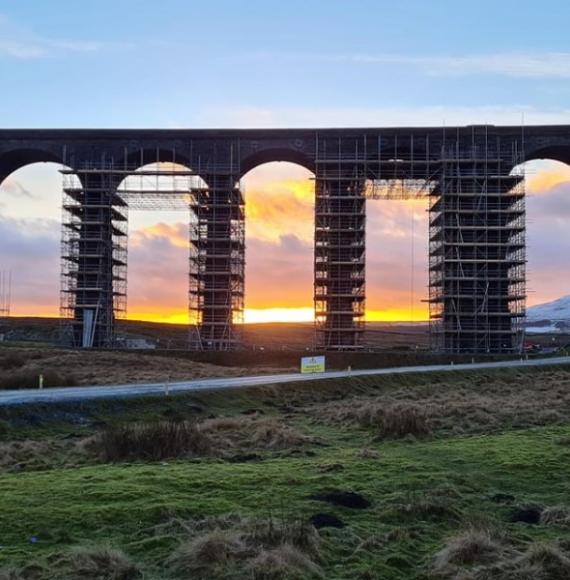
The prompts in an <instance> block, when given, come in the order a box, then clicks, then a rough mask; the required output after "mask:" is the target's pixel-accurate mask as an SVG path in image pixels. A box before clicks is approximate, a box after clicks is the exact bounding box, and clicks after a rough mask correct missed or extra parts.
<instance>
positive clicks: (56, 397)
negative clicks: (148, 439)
mask: <svg viewBox="0 0 570 580" xmlns="http://www.w3.org/2000/svg"><path fill="white" fill-rule="evenodd" d="M555 365H570V356H564V357H556V358H541V359H530V360H509V361H498V362H483V363H472V364H455V365H453V364H447V365H429V366H426V365H424V366H411V367H394V368H386V369H364V370H353V371H348V370H346V371H330V372H325V373H314V374H301V373H289V374H277V375H261V376H260V375H257V376H247V377H225V378H219V379H195V380H191V381H180V382H175V383H168V384H167V383H143V384H131V385H104V386H93V387H87V386H85V387H57V388H49V389H35V390H9V391H0V406H7V405H26V404H33V403H65V402H70V401H74V402H75V401H88V400H93V399H124V398H127V397H140V396H143V397H144V396H152V395H167V394H174V393H184V392H192V391H208V390H221V389H240V388H246V387H254V386H260V385H278V384H282V383H297V382H300V381H315V380H323V379H340V378H345V377H351V376H352V377H362V376H377V375H396V374H408V373H434V372H442V371H466V370H467V371H469V370H481V369H500V368H526V367H538V366H555Z"/></svg>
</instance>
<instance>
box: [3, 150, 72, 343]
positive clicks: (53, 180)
mask: <svg viewBox="0 0 570 580" xmlns="http://www.w3.org/2000/svg"><path fill="white" fill-rule="evenodd" d="M38 157H39V158H40V159H41V160H40V161H35V162H30V161H29V160H30V159H36V158H38ZM45 157H46V155H44V154H43V153H42V152H40V153H39V154H38V156H37V157H33V156H32V157H30V156H29V152H27V153H24V152H19V153H18V155H14V156H13V157H12V158H11V165H10V164H6V163H5V162H6V159H5V158H3V160H2V161H0V164H2V168H3V169H2V171H4V170H5V168H6V167H8V166H10V167H13V168H14V167H15V169H14V170H13V171H11V172H10V173H8V174H7V175H6V176H4V177H3V179H2V181H1V182H0V237H1V238H2V240H3V252H2V261H1V262H0V270H1V271H5V272H11V279H12V284H11V286H12V288H11V304H10V315H11V316H12V317H29V318H36V317H37V318H58V317H59V316H60V313H61V308H62V307H63V305H64V302H65V297H64V293H63V292H61V290H62V285H61V273H62V260H61V239H62V219H61V218H62V185H63V177H62V174H61V170H62V169H69V168H68V167H66V166H64V165H61V164H60V163H58V162H57V161H45ZM22 332H25V330H23V331H22ZM35 332H36V333H39V334H38V336H39V339H40V340H46V341H53V342H55V341H57V340H58V338H59V333H58V325H56V324H53V325H49V324H46V323H44V324H42V325H38V327H37V329H36V330H35ZM40 335H41V336H40Z"/></svg>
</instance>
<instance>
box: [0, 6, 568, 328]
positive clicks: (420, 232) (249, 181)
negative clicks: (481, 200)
mask: <svg viewBox="0 0 570 580" xmlns="http://www.w3.org/2000/svg"><path fill="white" fill-rule="evenodd" d="M569 20H570V3H568V2H567V1H561V0H543V1H542V2H532V3H531V2H528V1H524V0H518V1H514V0H501V1H498V0H494V1H490V0H479V1H477V2H461V1H459V0H454V1H452V0H422V1H420V0H399V1H395V0H391V1H383V0H375V1H373V0H351V1H349V0H343V1H341V0H287V1H286V2H285V1H275V0H274V1H271V0H265V1H260V0H247V1H246V0H209V1H207V2H206V1H204V0H201V1H194V0H185V1H182V0H163V1H162V2H150V1H146V0H138V1H134V0H114V1H110V0H96V1H91V0H74V1H71V0H0V127H5V128H10V127H172V128H176V127H185V128H192V127H299V126H301V127H303V126H305V127H307V126H312V127H319V126H321V127H332V126H369V127H370V126H411V125H416V126H417V125H441V124H442V123H445V124H447V125H453V124H470V123H495V124H520V123H521V121H522V119H523V116H524V122H525V123H526V124H547V123H557V124H558V123H568V124H570V40H569V38H570V37H569V33H568V22H569ZM528 169H529V170H530V172H531V175H530V176H529V177H530V179H529V186H528V191H529V193H530V194H531V195H530V196H529V200H528V202H529V203H528V207H529V219H528V224H529V235H528V239H529V271H530V274H529V279H530V291H531V293H530V295H529V302H530V303H531V304H532V303H538V302H543V301H546V300H552V299H554V298H557V297H558V296H561V295H563V294H569V293H570V268H569V264H568V256H569V255H570V236H568V234H567V232H568V226H567V224H568V223H569V220H570V168H569V167H565V166H562V165H560V164H558V165H557V164H552V163H550V164H549V163H544V162H538V163H534V164H533V165H532V167H529V168H528ZM308 178H309V176H308V175H306V172H305V171H304V170H300V168H298V167H297V168H295V167H291V166H287V164H282V165H281V166H275V165H273V166H265V167H261V168H258V170H254V171H253V172H252V174H250V175H248V176H247V177H246V179H245V180H244V181H245V186H246V201H247V200H249V201H248V207H249V211H250V214H249V216H248V227H247V232H248V234H247V235H248V240H247V245H248V254H247V263H248V273H247V277H246V278H247V280H248V282H247V283H246V296H249V297H250V298H249V299H250V302H249V306H252V304H253V306H254V307H259V308H271V307H282V306H284V305H289V306H292V305H293V306H295V307H297V308H304V309H305V310H306V311H309V312H310V309H311V300H312V271H311V270H312V203H313V199H312V193H311V191H310V190H309V189H308V188H307V186H308V184H309V185H310V184H312V183H313V182H312V181H311V182H310V181H309V180H308ZM60 203H61V179H60V176H59V174H58V172H57V167H55V166H53V165H52V166H49V165H48V166H43V167H38V166H32V167H26V168H23V169H21V170H19V171H18V172H16V173H14V174H13V175H11V176H9V177H8V179H7V180H5V181H4V182H3V183H2V184H0V242H1V243H2V252H1V253H0V270H7V269H12V270H14V272H15V278H14V284H15V286H16V287H15V291H14V296H16V297H17V300H19V303H18V304H15V305H14V306H15V312H16V313H18V314H26V313H27V314H33V313H40V314H50V313H51V314H53V313H56V312H57V293H58V285H59V236H60V215H61V210H60ZM412 221H413V222H414V227H413V228H412ZM368 224H369V226H368V251H367V260H368V280H367V289H368V296H369V300H368V305H369V310H371V311H390V312H392V313H396V314H397V313H402V311H404V310H406V309H407V308H408V306H409V305H410V304H411V303H413V304H414V305H415V306H414V308H415V309H416V312H417V311H419V310H421V309H424V310H425V303H422V299H424V298H425V297H426V296H425V294H426V283H427V263H426V256H427V249H426V243H427V223H426V213H425V208H424V207H416V208H415V209H414V211H413V212H412V211H411V207H410V206H406V205H405V204H399V205H398V204H397V203H396V202H394V203H392V202H371V203H370V204H369V205H368ZM412 229H413V231H414V238H413V239H414V247H413V248H412V244H411V242H410V241H411V239H412ZM130 231H131V241H130V251H129V284H130V289H131V290H130V293H129V300H130V304H131V307H132V308H131V312H132V311H134V312H139V313H141V312H143V313H144V312H145V311H149V310H152V309H153V308H154V309H156V307H157V305H161V306H163V307H164V317H165V319H167V318H169V317H171V318H172V317H179V316H182V315H183V314H184V312H185V311H186V303H187V273H186V268H187V257H188V253H187V251H188V250H187V223H186V220H185V216H180V215H174V216H172V215H165V214H156V215H155V214H152V215H149V214H146V215H143V214H141V213H140V212H139V213H137V212H132V213H131V216H130ZM412 254H414V255H415V261H414V262H413V263H412V262H411V255H412ZM267 256H271V257H272V260H271V262H269V261H268V258H267ZM21 264H26V268H21ZM276 264H277V265H278V267H276V266H275V265H276ZM270 266H273V267H270ZM412 275H413V278H414V287H415V295H414V296H410V277H411V276H412ZM174 280H176V283H174V282H171V281H174ZM165 281H168V284H165ZM292 281H294V282H295V285H296V287H295V288H294V287H293V286H292V285H291V283H292ZM246 306H248V303H247V302H246ZM181 313H182V314H181ZM402 316H403V317H405V316H406V313H405V312H404V313H403V314H402Z"/></svg>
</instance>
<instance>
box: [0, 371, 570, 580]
mask: <svg viewBox="0 0 570 580" xmlns="http://www.w3.org/2000/svg"><path fill="white" fill-rule="evenodd" d="M555 372H556V374H555V375H553V374H550V373H549V372H547V371H545V370H542V369H536V370H526V371H524V374H525V376H526V377H527V381H528V380H531V381H536V382H537V384H538V383H539V382H541V381H553V384H554V383H556V384H557V388H561V387H560V384H564V381H565V380H568V376H570V375H569V374H568V370H567V369H566V370H565V369H557V370H556V371H555ZM520 373H523V371H493V372H485V373H477V372H474V373H471V374H468V373H451V374H445V375H441V376H431V375H423V376H422V375H417V376H408V377H393V378H383V379H379V378H375V379H371V378H362V379H351V380H347V381H328V382H326V383H325V382H322V383H314V384H313V385H296V386H295V385H293V386H291V387H288V388H283V389H271V388H261V389H249V390H247V391H243V392H242V391H240V392H237V391H236V392H225V393H202V394H200V395H193V396H184V397H171V398H166V397H165V398H160V399H156V398H155V399H146V400H131V401H123V402H105V403H103V402H99V403H96V404H95V403H93V404H89V405H81V406H77V405H75V406H63V407H53V408H50V409H49V411H48V410H47V408H44V407H38V408H35V409H32V410H30V409H24V408H19V409H12V410H4V411H3V412H2V413H1V414H0V417H1V418H2V420H3V421H5V423H4V424H3V426H4V430H3V435H2V437H3V438H4V439H17V438H21V437H30V436H35V437H36V438H38V439H41V438H44V439H45V438H54V437H68V436H70V435H73V434H80V435H82V436H84V435H88V434H89V433H91V432H93V431H94V430H96V429H97V427H98V424H99V423H106V424H109V423H117V422H124V421H134V420H149V419H151V418H153V417H154V418H156V417H160V418H163V417H165V416H168V415H169V414H172V413H177V414H178V415H179V416H180V417H181V418H187V417H189V416H193V415H194V416H196V415H197V416H200V417H206V416H208V415H209V414H214V415H216V416H220V415H239V414H240V413H241V412H243V411H244V410H248V409H252V408H255V409H259V410H261V411H263V413H264V415H263V416H276V417H278V418H279V419H280V420H283V421H285V422H286V423H287V424H290V425H292V426H294V427H296V428H297V429H299V430H300V431H302V432H303V433H305V434H307V435H311V436H313V437H315V438H316V440H317V441H318V442H319V443H315V444H312V445H310V446H309V451H310V453H311V454H310V455H303V454H297V455H295V454H292V453H288V452H287V450H285V451H279V452H265V453H262V454H261V457H262V460H260V461H254V462H241V463H240V462H238V463H233V462H227V461H222V460H220V459H212V458H204V459H189V460H173V461H167V462H159V463H146V464H143V463H140V464H116V465H111V464H109V465H101V464H95V465H83V466H80V467H74V468H71V467H68V468H66V467H62V466H61V465H62V462H61V461H54V463H53V467H52V468H51V469H47V470H43V471H34V470H23V471H21V472H16V473H5V474H3V475H0V546H1V548H0V569H1V568H2V567H6V566H21V565H24V564H25V563H26V562H29V561H33V560H36V561H45V562H48V565H50V564H49V563H50V562H53V561H54V558H55V557H56V556H59V555H61V554H64V553H65V552H66V551H67V550H68V549H69V548H70V547H71V546H76V545H80V544H84V545H89V546H91V545H95V544H101V543H105V544H110V545H112V546H113V547H116V548H120V549H122V550H124V551H125V552H126V553H128V554H129V555H130V556H131V557H132V558H133V559H134V560H135V561H136V562H138V563H139V564H141V565H142V566H143V568H144V569H145V571H146V575H145V578H151V579H163V578H170V577H171V576H170V575H169V572H168V570H167V569H166V568H165V565H164V563H165V561H166V560H167V558H168V557H169V556H170V555H171V554H172V552H173V551H174V550H175V549H176V547H177V546H178V543H179V540H180V538H179V536H177V535H176V534H175V533H173V532H164V531H163V532H161V533H159V534H157V533H156V532H155V530H154V528H155V527H156V526H158V525H160V524H164V523H165V522H167V521H168V520H169V519H170V518H172V517H177V518H184V519H189V520H191V519H196V518H201V517H204V516H215V515H223V514H229V513H234V514H240V515H241V516H254V517H261V518H268V517H271V516H274V517H278V518H287V519H291V520H296V519H297V520H298V519H299V518H301V519H303V520H306V519H308V518H309V517H310V516H311V515H313V514H316V513H319V512H326V513H331V514H334V515H336V516H337V517H339V518H340V519H342V520H343V521H344V522H345V523H346V525H347V526H346V527H345V528H344V529H339V530H337V529H332V528H327V529H323V530H321V536H322V554H323V558H322V562H321V565H322V567H323V569H324V572H325V577H326V578H327V579H329V578H330V579H339V580H340V579H343V580H345V579H348V578H356V579H358V578H361V579H363V580H364V579H366V578H382V579H386V580H392V579H393V580H407V579H409V580H412V579H415V578H422V577H424V575H425V573H426V571H427V570H428V568H429V565H430V562H431V559H432V557H433V555H434V554H435V553H436V552H437V551H438V550H439V549H440V548H441V547H442V545H443V544H444V542H445V540H446V539H447V538H448V537H449V536H450V535H452V534H454V533H457V532H459V531H460V530H463V529H465V527H467V526H469V525H470V524H472V523H474V522H481V521H486V520H491V521H497V522H500V523H501V525H503V526H504V527H505V528H507V529H508V530H509V532H510V533H511V534H512V535H513V536H514V537H515V538H516V539H519V540H554V539H556V538H557V537H558V536H560V535H561V533H563V532H562V530H560V529H557V528H556V527H546V526H527V525H524V524H513V523H510V522H509V517H510V513H511V510H512V509H513V508H514V507H516V506H522V505H528V504H538V505H541V506H555V505H570V478H569V475H570V468H569V467H568V465H569V459H570V445H568V444H567V443H566V444H561V442H564V441H566V442H568V441H570V423H569V424H564V425H557V426H545V427H534V428H527V429H513V428H512V427H510V426H509V425H506V426H505V427H504V429H503V431H502V432H495V433H493V434H488V433H487V434H480V435H472V436H464V437H458V436H450V434H449V433H447V432H441V433H439V432H436V433H435V436H434V437H432V438H431V439H428V440H422V441H414V440H404V441H385V442H379V441H378V440H377V439H375V434H374V432H373V430H370V429H363V428H358V427H347V426H340V425H335V424H333V423H330V422H325V421H319V420H318V419H316V418H315V416H314V415H312V414H311V413H305V412H304V411H303V409H304V408H306V406H307V405H314V404H315V403H326V402H327V401H330V400H335V401H338V400H342V401H345V403H346V404H347V405H350V403H351V398H350V397H352V396H353V395H365V396H373V395H375V394H382V393H384V394H385V393H389V392H391V391H392V390H394V389H398V388H402V387H406V388H409V389H411V390H413V389H416V388H419V387H422V388H426V387H430V385H433V386H434V388H436V387H437V388H442V389H444V390H447V391H449V396H450V397H453V392H454V385H455V387H457V386H458V385H459V384H461V386H462V387H463V388H467V387H469V388H471V389H472V390H473V392H474V393H477V392H478V389H481V388H482V385H488V384H490V383H493V384H495V383H497V384H498V385H499V387H498V389H499V391H500V390H501V389H502V388H503V387H506V386H509V385H510V386H512V385H517V384H518V383H519V381H520V380H521V377H522V375H521V374H520ZM529 373H530V375H529ZM529 376H530V379H529V378H528V377H529ZM442 381H445V383H443V384H442ZM430 388H431V387H430ZM428 390H430V389H429V388H428ZM415 402H416V403H417V401H415ZM304 406H305V407H304ZM196 407H200V408H201V409H202V411H201V412H200V413H197V412H196ZM30 413H31V414H34V415H37V416H38V417H39V418H40V423H39V424H36V425H31V424H30V423H29V422H26V420H25V416H26V414H30ZM79 419H81V421H79ZM78 421H79V422H78ZM364 448H366V449H371V450H373V451H376V452H378V454H379V457H372V458H362V456H361V451H362V449H364ZM331 490H350V491H354V492H358V493H360V494H362V495H364V496H365V497H366V498H367V499H368V500H370V502H371V504H372V505H371V507H370V508H368V509H364V510H351V509H348V508H342V507H334V506H330V505H328V504H326V503H322V502H318V501H316V500H314V499H311V496H313V495H314V494H317V493H319V492H326V491H331ZM498 493H503V494H509V495H512V496H514V498H515V499H514V501H513V502H512V504H502V503H497V502H496V501H493V499H492V498H493V496H494V495H495V494H498ZM33 536H37V537H38V538H39V541H38V542H37V543H31V538H32V537H33Z"/></svg>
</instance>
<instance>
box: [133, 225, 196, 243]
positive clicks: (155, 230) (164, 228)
mask: <svg viewBox="0 0 570 580" xmlns="http://www.w3.org/2000/svg"><path fill="white" fill-rule="evenodd" d="M153 238H164V239H167V240H168V241H169V242H170V243H171V244H172V245H173V246H175V247H177V248H188V244H189V242H188V239H189V233H188V225H187V224H184V223H176V224H166V223H163V222H160V223H157V224H153V225H151V226H147V227H144V228H141V229H138V230H135V231H134V232H131V233H130V235H129V245H130V246H131V247H136V246H142V245H144V244H145V243H146V242H148V241H149V240H151V239H153Z"/></svg>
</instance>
